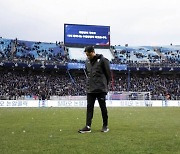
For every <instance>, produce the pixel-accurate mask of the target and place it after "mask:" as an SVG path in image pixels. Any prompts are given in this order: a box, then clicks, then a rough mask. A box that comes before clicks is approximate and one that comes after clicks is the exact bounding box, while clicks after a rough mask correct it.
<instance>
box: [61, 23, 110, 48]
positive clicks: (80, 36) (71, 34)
mask: <svg viewBox="0 0 180 154" xmlns="http://www.w3.org/2000/svg"><path fill="white" fill-rule="evenodd" d="M64 44H65V45H66V46H73V45H79V46H86V45H93V46H107V47H109V46H110V26H98V25H80V24H64Z"/></svg>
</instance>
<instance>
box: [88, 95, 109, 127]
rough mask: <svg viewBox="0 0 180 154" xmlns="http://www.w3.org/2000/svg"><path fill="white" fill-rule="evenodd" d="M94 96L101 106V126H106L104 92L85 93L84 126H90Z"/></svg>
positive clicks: (106, 115) (106, 113)
mask: <svg viewBox="0 0 180 154" xmlns="http://www.w3.org/2000/svg"><path fill="white" fill-rule="evenodd" d="M96 98H97V100H98V102H99V106H100V108H101V114H102V119H103V126H107V125H108V112H107V108H106V93H88V94H87V113H86V126H91V123H92V118H93V113H94V104H95V100H96Z"/></svg>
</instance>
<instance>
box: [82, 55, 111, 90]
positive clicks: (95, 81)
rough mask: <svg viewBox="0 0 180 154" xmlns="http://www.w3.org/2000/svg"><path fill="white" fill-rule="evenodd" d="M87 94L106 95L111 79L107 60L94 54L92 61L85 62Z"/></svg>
mask: <svg viewBox="0 0 180 154" xmlns="http://www.w3.org/2000/svg"><path fill="white" fill-rule="evenodd" d="M85 67H86V73H87V93H107V92H108V84H109V82H110V79H111V72H110V64H109V60H108V59H106V58H105V57H103V55H101V54H96V56H94V57H93V59H92V60H89V59H87V60H86V64H85Z"/></svg>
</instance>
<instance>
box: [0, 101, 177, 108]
mask: <svg viewBox="0 0 180 154" xmlns="http://www.w3.org/2000/svg"><path fill="white" fill-rule="evenodd" d="M106 103H107V107H180V100H112V101H111V100H107V102H106ZM86 105H87V101H86V100H0V107H86ZM98 106H99V104H98V102H97V101H96V103H95V107H98Z"/></svg>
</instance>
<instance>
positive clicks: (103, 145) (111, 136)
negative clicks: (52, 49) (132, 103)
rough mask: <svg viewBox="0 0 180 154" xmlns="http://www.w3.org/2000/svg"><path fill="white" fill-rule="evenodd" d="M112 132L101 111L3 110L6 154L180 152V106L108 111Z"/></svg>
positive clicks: (0, 127) (0, 120)
mask: <svg viewBox="0 0 180 154" xmlns="http://www.w3.org/2000/svg"><path fill="white" fill-rule="evenodd" d="M108 113H109V128H110V131H109V132H108V133H102V132H100V130H101V127H102V118H101V112H100V109H99V108H95V111H94V118H93V123H92V132H91V133H88V134H79V133H78V132H77V131H78V130H79V129H80V128H82V127H84V126H85V116H86V108H0V154H31V153H33V154H34V153H38V154H41V153H42V154H86V153H87V154H108V153H109V154H121V153H122V154H180V108H178V107H164V108H162V107H159V108H152V107H146V108H145V107H142V108H138V107H134V108H131V107H129V108H120V107H119V108H108Z"/></svg>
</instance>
